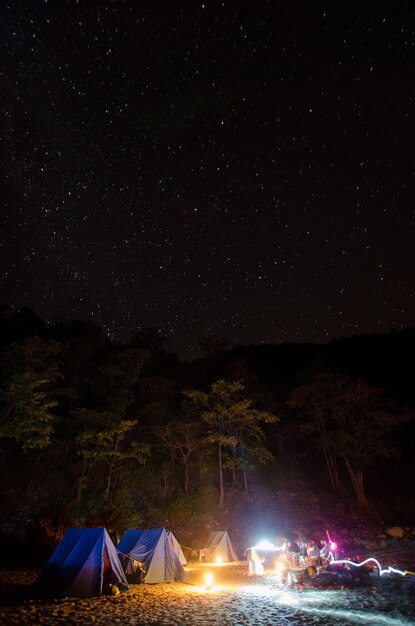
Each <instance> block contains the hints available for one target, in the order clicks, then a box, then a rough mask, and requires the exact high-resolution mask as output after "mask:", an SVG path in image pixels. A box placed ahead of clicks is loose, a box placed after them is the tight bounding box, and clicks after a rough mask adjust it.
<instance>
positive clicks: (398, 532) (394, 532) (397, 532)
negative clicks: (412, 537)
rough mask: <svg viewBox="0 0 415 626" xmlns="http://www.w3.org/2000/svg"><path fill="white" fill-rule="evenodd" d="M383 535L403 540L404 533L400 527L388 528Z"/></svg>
mask: <svg viewBox="0 0 415 626" xmlns="http://www.w3.org/2000/svg"><path fill="white" fill-rule="evenodd" d="M385 533H386V535H388V536H389V537H394V538H395V539H403V538H404V537H405V531H404V529H403V528H402V527H401V526H390V528H387V529H386V530H385Z"/></svg>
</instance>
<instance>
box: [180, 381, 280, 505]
mask: <svg viewBox="0 0 415 626" xmlns="http://www.w3.org/2000/svg"><path fill="white" fill-rule="evenodd" d="M243 390H244V385H243V384H242V383H240V382H238V381H236V382H228V381H226V380H218V381H217V382H215V383H213V385H212V387H211V390H210V392H209V393H205V392H203V391H198V390H190V391H186V392H184V395H185V396H186V397H187V398H189V399H190V400H191V401H192V402H193V403H194V404H195V405H196V406H197V407H198V409H199V412H200V415H201V417H202V419H203V420H204V421H205V422H206V423H207V425H208V433H207V441H208V442H210V443H212V444H214V445H216V447H217V454H218V475H219V506H220V507H223V505H224V499H225V488H224V480H223V470H224V450H225V449H226V448H228V449H229V450H231V451H233V453H234V455H235V451H236V449H237V448H238V446H239V447H240V449H241V450H242V452H244V451H245V450H248V448H249V442H250V441H251V442H252V441H256V442H260V441H261V440H262V439H263V433H262V430H261V426H260V423H261V422H275V421H276V420H277V417H276V416H275V415H272V414H271V413H267V412H266V411H259V410H257V409H255V408H254V407H253V401H252V400H250V399H248V398H244V397H243V395H242V392H243ZM254 450H255V449H254V447H251V451H254Z"/></svg>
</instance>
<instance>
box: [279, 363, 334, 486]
mask: <svg viewBox="0 0 415 626" xmlns="http://www.w3.org/2000/svg"><path fill="white" fill-rule="evenodd" d="M337 395H338V390H337V389H336V384H335V379H334V378H333V376H332V374H331V373H327V372H326V373H322V374H319V375H318V376H316V377H315V378H314V379H313V380H312V381H311V382H309V383H306V384H305V385H301V386H300V387H297V389H295V390H294V391H293V392H292V393H291V395H290V400H289V402H288V404H289V406H291V407H293V408H296V409H300V410H301V411H302V413H303V414H304V415H306V416H307V417H308V418H309V421H307V423H306V424H304V425H303V429H304V430H305V431H306V432H308V433H309V434H311V435H312V436H314V439H315V443H316V446H317V448H318V449H319V450H321V452H322V454H323V456H324V460H325V463H326V467H327V471H328V475H329V479H330V484H331V486H332V488H333V489H334V490H335V491H337V493H340V494H344V492H345V488H344V486H343V484H342V481H341V480H340V477H339V470H338V455H337V453H336V451H335V450H334V449H333V447H332V446H330V445H328V441H329V435H330V431H331V429H332V428H333V427H334V424H333V420H332V404H333V403H334V402H335V401H336V398H337Z"/></svg>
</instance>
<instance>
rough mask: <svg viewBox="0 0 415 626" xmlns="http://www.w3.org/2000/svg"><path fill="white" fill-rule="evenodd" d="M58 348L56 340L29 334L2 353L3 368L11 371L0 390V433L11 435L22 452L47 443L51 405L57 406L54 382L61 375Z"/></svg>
mask: <svg viewBox="0 0 415 626" xmlns="http://www.w3.org/2000/svg"><path fill="white" fill-rule="evenodd" d="M59 352H60V346H59V344H58V343H56V342H54V341H45V340H44V339H41V338H39V337H30V338H28V339H26V341H24V342H23V343H22V344H13V345H12V346H11V347H10V349H9V350H8V351H6V352H5V354H4V355H3V368H4V367H7V368H10V371H11V373H10V374H9V376H8V377H7V378H6V381H5V383H4V385H3V389H2V391H1V393H0V399H1V401H2V402H3V403H4V408H3V410H2V414H1V418H0V437H8V438H11V439H14V440H15V441H16V442H17V443H18V444H19V445H20V446H21V448H22V449H23V451H25V452H27V451H28V450H33V449H41V448H45V447H46V446H48V445H49V443H50V439H51V435H52V433H53V423H54V421H55V419H56V416H55V413H54V412H53V409H55V408H56V407H57V406H58V401H57V397H58V395H59V388H58V387H57V385H56V383H57V382H58V381H59V380H60V379H61V378H62V376H61V374H60V371H59V367H58V363H57V361H56V358H55V357H56V355H57V354H59Z"/></svg>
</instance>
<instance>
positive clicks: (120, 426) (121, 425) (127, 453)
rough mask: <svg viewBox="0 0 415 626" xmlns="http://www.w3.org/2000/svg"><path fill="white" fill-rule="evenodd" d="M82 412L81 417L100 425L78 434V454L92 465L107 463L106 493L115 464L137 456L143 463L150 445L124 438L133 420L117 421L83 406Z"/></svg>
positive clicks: (108, 490)
mask: <svg viewBox="0 0 415 626" xmlns="http://www.w3.org/2000/svg"><path fill="white" fill-rule="evenodd" d="M81 413H82V417H83V418H84V419H86V420H88V421H91V420H93V421H94V422H95V423H97V422H98V423H101V424H102V425H101V427H100V428H98V429H96V428H91V427H90V428H86V429H85V430H84V431H83V432H82V433H81V434H80V435H79V436H78V438H77V443H78V445H79V450H78V454H80V455H81V456H82V457H83V459H84V460H85V461H86V460H88V459H89V460H91V461H92V462H93V464H99V463H103V464H104V465H105V466H106V470H107V474H106V486H105V492H106V493H107V495H108V494H109V492H110V489H111V482H112V478H113V473H114V471H115V470H116V469H117V468H118V466H119V465H120V464H121V463H122V462H124V461H125V460H126V459H131V458H134V459H136V460H137V461H138V462H139V463H144V462H145V459H146V457H147V456H148V455H149V452H150V450H149V446H148V445H147V444H145V443H139V442H136V441H133V442H129V443H127V442H126V441H125V439H126V435H127V433H128V432H129V431H130V430H131V429H132V428H133V427H134V426H135V422H134V421H133V420H120V421H117V420H116V419H115V420H114V416H113V415H112V414H110V413H102V414H100V415H98V414H97V413H96V412H91V411H87V410H86V409H84V410H83V411H82V412H81ZM97 418H99V419H97ZM104 424H105V426H104ZM84 467H85V466H84Z"/></svg>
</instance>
